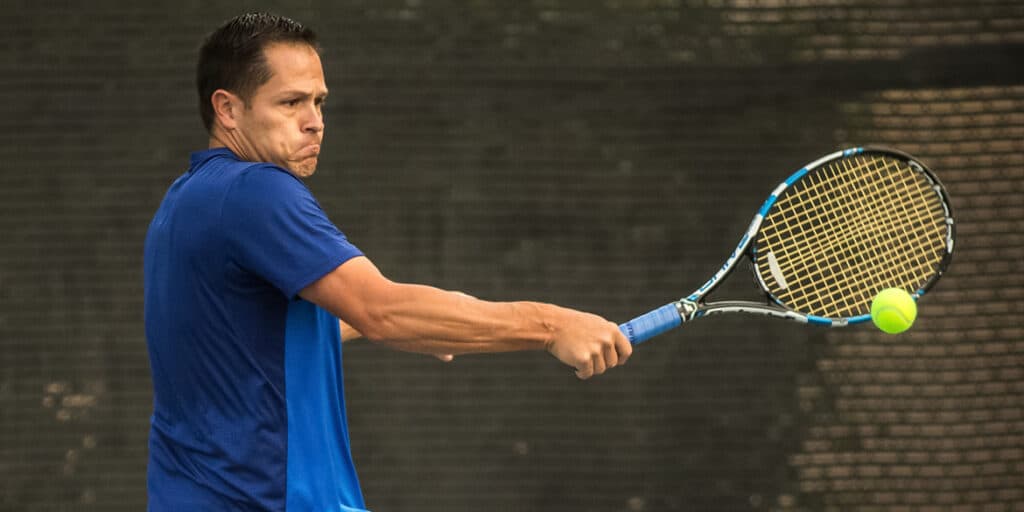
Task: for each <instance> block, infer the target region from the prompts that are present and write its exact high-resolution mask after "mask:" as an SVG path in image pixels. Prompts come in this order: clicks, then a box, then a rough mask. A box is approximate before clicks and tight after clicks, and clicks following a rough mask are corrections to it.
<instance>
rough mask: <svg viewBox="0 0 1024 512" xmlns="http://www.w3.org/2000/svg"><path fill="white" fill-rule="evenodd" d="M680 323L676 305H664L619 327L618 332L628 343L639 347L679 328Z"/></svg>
mask: <svg viewBox="0 0 1024 512" xmlns="http://www.w3.org/2000/svg"><path fill="white" fill-rule="evenodd" d="M681 323H683V319H682V318H681V317H680V316H679V310H678V309H676V305H675V304H665V305H664V306H662V307H660V308H658V309H655V310H654V311H651V312H650V313H645V314H643V315H640V316H638V317H636V318H634V319H632V320H630V321H628V322H626V323H624V324H622V325H620V326H619V330H620V331H622V334H625V335H626V338H629V342H630V343H632V344H633V345H639V344H641V343H643V342H645V341H647V340H649V339H651V338H653V337H655V336H657V335H659V334H661V333H663V332H665V331H669V330H672V329H674V328H676V327H679V324H681Z"/></svg>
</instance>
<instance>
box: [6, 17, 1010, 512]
mask: <svg viewBox="0 0 1024 512" xmlns="http://www.w3.org/2000/svg"><path fill="white" fill-rule="evenodd" d="M256 4H258V5H247V6H244V7H243V6H241V5H236V4H234V3H232V2H212V3H211V2H197V1H191V2H174V3H167V4H165V5H153V4H144V3H129V2H125V3H117V2H93V3H89V4H88V7H86V4H84V3H83V4H81V5H79V4H78V3H75V2H41V3H40V2H27V1H15V2H7V3H5V7H4V9H3V11H2V13H0V43H2V44H0V141H2V142H0V510H2V511H8V510H9V511H42V510H47V511H49V510H75V511H78V510H82V511H115V510H142V509H143V507H144V502H145V477H144V473H145V460H146V436H147V428H148V415H149V413H150V409H151V398H150V387H149V386H150V382H149V369H148V362H147V359H146V352H145V343H144V339H143V332H142V302H141V300H142V294H141V292H142V290H141V286H142V281H141V280H142V276H141V253H142V240H143V236H144V233H145V229H146V227H147V224H148V221H149V218H150V216H151V214H152V212H153V211H154V210H155V208H156V206H157V204H158V202H159V200H160V198H161V197H162V195H163V193H164V191H165V189H166V187H167V186H168V185H169V183H170V182H171V181H172V180H173V179H174V178H175V177H176V176H177V175H179V174H180V173H181V172H183V171H184V170H185V168H186V166H187V157H188V152H189V151H192V150H195V149H199V148H202V147H203V146H204V144H205V142H206V139H205V137H204V134H203V131H202V128H201V125H200V123H199V119H198V115H197V114H196V107H195V104H196V98H195V93H194V92H193V86H192V74H193V66H194V58H195V50H196V48H197V47H198V44H199V41H200V39H201V38H202V37H203V35H204V34H206V33H207V32H209V31H210V30H212V29H213V28H214V27H216V26H217V25H218V24H219V23H220V22H221V21H222V20H224V19H226V18H228V17H231V16H233V15H235V14H238V13H240V12H242V11H243V10H245V9H250V8H253V7H254V6H256V7H259V8H262V9H269V10H273V11H276V12H279V13H281V14H285V15H288V16H291V17H293V18H296V19H298V20H300V21H303V22H306V23H308V24H310V25H312V26H313V27H314V28H316V29H318V30H319V32H320V33H321V35H322V42H323V46H324V47H325V52H324V64H325V67H326V72H327V77H328V82H329V85H330V87H331V88H332V95H331V99H330V102H329V106H328V109H327V112H328V128H327V140H326V146H325V147H326V149H325V154H324V155H323V156H322V159H321V162H322V163H321V168H320V170H319V171H318V173H317V175H316V177H314V178H313V179H312V180H310V181H309V185H310V187H311V188H312V189H313V191H314V193H315V194H316V195H317V197H318V198H319V199H320V201H321V203H322V205H323V206H324V208H325V210H326V211H327V212H328V214H329V215H330V216H331V218H332V220H333V221H334V222H335V223H336V224H338V225H339V227H341V229H342V230H343V231H345V232H346V233H347V234H348V235H349V238H350V239H351V240H352V241H353V242H355V243H356V244H357V245H358V246H360V247H361V248H362V249H363V250H364V251H365V252H366V253H367V254H368V255H369V256H370V257H371V258H372V259H373V260H374V261H375V262H376V263H377V264H378V265H379V266H380V267H381V268H382V269H383V271H384V272H385V273H386V274H387V275H389V276H390V277H392V278H393V279H396V280H405V281H414V282H421V283H427V284H432V285H437V286H441V287H444V288H448V289H457V290H463V291H466V292H468V293H471V294H474V295H477V296H479V297H482V298H487V299H495V300H512V299H533V300H543V301H550V302H556V303H559V304H564V305H568V306H573V307H578V308H583V309H587V310H591V311H594V312H596V313H599V314H602V315H606V316H608V317H609V318H611V319H615V320H618V321H622V320H625V319H628V318H629V317H631V316H632V315H635V314H637V313H640V312H643V311H646V310H647V309H648V308H650V307H653V306H656V305H659V304H662V303H664V302H667V301H668V300H669V299H671V298H675V297H677V296H680V295H682V294H685V293H688V292H689V291H690V289H692V288H694V287H695V286H697V285H699V284H700V283H701V282H703V279H704V278H706V277H707V275H708V274H709V273H710V272H711V271H713V270H714V269H715V268H717V266H718V265H719V264H720V263H721V261H722V259H723V258H724V257H725V255H726V254H727V253H728V252H729V251H731V250H732V247H733V244H734V243H735V242H736V241H737V239H738V237H739V235H740V233H741V231H742V230H743V228H744V227H745V226H746V224H747V223H748V222H749V218H750V215H751V214H752V213H753V211H754V208H755V207H756V206H757V205H759V204H760V202H761V200H762V199H763V197H764V196H765V194H766V193H767V192H768V191H769V190H770V189H771V187H772V186H774V185H775V184H776V183H777V182H778V181H779V180H780V179H781V178H783V177H784V176H786V175H787V174H788V173H790V172H791V171H792V170H794V169H796V168H798V167H800V166H802V165H803V164H805V163H807V162H809V161H810V160H813V159H815V158H816V157H817V156H819V155H821V154H824V153H826V152H830V151H833V150H835V149H838V148H841V147H848V146H852V145H862V144H869V143H884V144H887V145H891V146H896V147H900V148H902V149H904V150H906V151H909V152H911V153H915V154H917V155H918V156H920V157H921V158H922V159H923V160H924V161H925V162H927V163H928V164H930V165H931V167H933V168H934V169H935V170H936V172H937V173H938V174H939V176H940V177H941V178H942V179H943V180H944V182H945V183H946V184H947V186H948V188H949V189H950V192H951V194H952V196H953V199H954V208H955V213H956V214H957V217H958V220H959V222H960V224H959V226H958V230H959V231H958V234H959V239H958V246H957V254H956V257H955V261H954V264H953V267H952V269H951V272H950V273H949V275H948V276H947V277H946V278H944V279H943V281H942V282H941V283H940V284H939V286H938V287H937V289H936V290H935V291H934V293H933V294H931V295H929V296H927V297H926V298H925V299H924V301H923V302H922V309H921V316H920V320H919V322H918V325H917V326H916V327H915V329H914V330H913V331H911V332H910V333H909V334H906V335H903V336H899V337H888V336H884V335H882V334H880V333H878V332H877V331H874V330H872V329H871V328H870V327H863V326H862V327H857V328H851V329H848V330H845V331H842V332H825V331H822V330H814V329H808V328H804V327H801V326H796V325H790V324H788V323H783V322H778V321H773V320H759V319H749V318H722V317H718V318H713V319H708V320H706V321H702V322H698V323H695V324H693V325H692V326H688V327H687V328H685V329H682V330H680V331H677V332H673V333H671V334H668V335H665V336H663V337H662V338H660V339H659V340H658V341H657V342H653V343H650V344H647V345H645V346H643V347H642V348H640V349H639V350H637V352H636V354H635V355H634V357H633V359H632V360H631V361H630V362H629V364H628V365H626V366H625V367H623V368H621V369H616V370H614V371H612V372H609V373H608V374H607V375H605V376H603V377H601V378H597V379H594V380H592V381H588V382H579V381H577V380H576V379H575V378H573V377H572V376H571V372H570V371H568V370H567V369H566V368H565V367H562V366H561V365H559V364H558V363H557V362H556V361H555V360H554V359H552V358H550V357H549V356H547V355H546V354H542V353H521V354H508V355H491V356H472V357H462V358H459V359H457V360H456V361H455V362H454V363H451V364H447V365H445V364H442V363H440V362H438V361H436V360H433V359H431V358H428V357H424V356H415V355H409V354H402V353H396V352H391V351H388V350H386V349H383V348H379V347H375V346H372V345H370V344H367V343H365V342H362V343H360V342H356V343H353V344H352V345H350V346H346V348H345V377H346V385H347V388H348V389H347V394H348V406H349V413H350V420H351V433H352V447H353V452H354V456H355V459H356V463H357V466H358V468H359V470H360V476H361V479H362V483H363V487H364V490H365V494H366V497H367V500H368V503H369V505H370V507H371V508H373V509H374V510H377V511H385V512H386V511H398V510H424V511H426V510H432V511H469V510H517V511H518V510H550V511H554V510H559V511H633V512H639V511H662V510H865V511H868V510H870V511H876V510H877V511H882V510H886V511H911V510H921V511H925V510H928V511H932V510H957V511H967V510H985V511H1010V510H1022V509H1024V490H1022V489H1024V478H1022V476H1021V475H1022V474H1024V407H1022V403H1024V326H1022V320H1021V318H1022V316H1024V314H1022V313H1024V277H1022V276H1024V263H1022V262H1024V207H1022V204H1024V170H1022V169H1024V156H1022V155H1024V151H1022V150H1024V76H1022V73H1021V70H1020V68H1021V64H1022V62H1024V52H1022V51H1021V48H1022V46H1021V45H1024V4H1022V3H1021V2H1018V1H1015V0H1014V1H1010V0H1005V1H998V0H985V1H978V0H947V1H941V2H940V1H933V2H927V1H918V0H893V1H883V0H848V1H842V2H837V1H834V0H663V1H654V0H648V1H642V0H613V1H607V2H591V1H582V0H578V1H571V0H535V1H521V2H520V1H511V0H508V1H488V0H476V1H472V2H429V1H421V0H404V1H396V0H385V1H368V0H349V1H344V2H314V1H301V2H280V3H270V2H257V3H256ZM741 272H742V269H741ZM738 277H739V279H737V283H738V284H737V285H736V286H735V287H734V290H736V291H738V292H741V291H743V290H747V289H749V288H748V287H747V286H746V285H747V283H746V282H744V281H745V280H746V277H745V276H743V275H742V273H741V274H740V275H739V276H738Z"/></svg>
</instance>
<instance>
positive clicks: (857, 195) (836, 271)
mask: <svg viewBox="0 0 1024 512" xmlns="http://www.w3.org/2000/svg"><path fill="white" fill-rule="evenodd" d="M863 163H864V162H863V161H862V162H861V164H863ZM863 167H864V166H863V165H861V166H851V165H850V162H845V163H844V167H843V168H841V169H840V168H836V169H833V170H832V171H833V172H832V173H831V174H832V175H831V176H830V177H829V176H826V178H831V181H832V183H833V184H835V183H838V184H841V185H845V186H844V187H842V188H841V189H839V190H840V192H841V193H847V194H852V195H850V196H849V199H850V201H849V204H846V205H839V207H840V209H841V213H842V214H843V215H845V216H846V217H848V218H849V217H850V210H851V205H852V206H854V207H856V209H858V210H865V208H866V205H870V204H873V203H874V202H876V201H877V197H872V195H874V196H877V195H878V193H879V192H880V189H879V188H878V184H877V182H873V183H870V184H869V183H868V182H858V181H856V180H851V174H852V172H850V171H857V170H858V169H859V168H863ZM836 170H839V171H846V172H838V173H837V172H835V171H836ZM875 170H877V169H875ZM812 183H814V184H815V186H812V187H809V188H808V189H806V190H804V191H803V193H802V194H799V195H798V196H794V197H799V198H802V199H803V200H807V199H808V193H814V192H815V189H821V188H822V185H823V184H828V183H829V179H821V178H819V179H817V180H813V181H812ZM887 185H889V186H892V185H894V184H893V183H889V184H887ZM903 187H904V190H903V191H902V192H903V193H904V194H905V193H906V182H905V181H904V182H903ZM819 192H820V191H819ZM840 196H841V194H840ZM830 197H831V198H832V199H833V201H832V203H834V202H835V201H834V199H835V195H831V196H830ZM824 205H825V206H833V207H834V206H836V205H835V204H831V205H830V204H829V203H828V202H825V203H824ZM818 206H819V207H820V206H822V203H821V202H820V201H819V204H818ZM831 210H834V208H832V209H831ZM904 211H905V208H904ZM875 213H880V214H879V215H876V216H874V217H871V216H862V217H860V218H858V220H859V222H848V223H847V224H843V223H837V222H836V221H837V219H839V217H838V216H836V215H831V216H827V217H823V218H820V219H818V220H822V219H826V220H827V224H826V223H819V224H815V223H813V222H812V223H809V224H810V225H806V224H807V223H805V225H800V226H799V228H801V231H802V232H807V230H808V229H807V228H811V233H812V234H814V235H816V236H817V239H818V245H819V246H821V247H823V248H824V249H825V252H826V253H832V254H835V253H837V252H839V251H838V250H845V251H850V250H851V249H852V248H851V247H850V242H851V241H852V242H853V243H854V244H857V245H859V247H857V248H858V249H860V251H859V253H858V254H856V255H855V260H853V261H855V262H858V263H860V266H861V267H863V266H864V265H865V264H873V265H874V266H878V265H879V264H880V263H882V264H884V263H888V262H887V261H886V260H884V259H883V257H884V255H885V254H891V251H881V250H880V244H874V245H863V244H862V242H863V236H864V228H865V226H864V224H865V221H866V220H871V219H873V220H874V222H876V223H877V224H879V226H880V227H881V228H882V229H879V230H878V231H877V232H878V233H883V234H884V233H889V234H891V233H892V232H893V230H892V227H893V226H892V219H893V217H894V215H892V213H893V212H892V211H891V210H884V209H883V210H880V212H878V211H876V212H875ZM887 224H888V225H887ZM844 228H845V229H844ZM851 228H852V229H851ZM851 235H852V236H851ZM837 241H838V242H839V245H837ZM858 242H859V244H858ZM880 242H882V243H887V245H891V241H882V240H880ZM844 243H845V247H844ZM825 244H827V245H825ZM799 247H804V246H803V245H801V246H799ZM820 257H821V251H820V250H819V252H818V253H814V254H809V255H808V254H806V253H805V254H801V261H803V262H805V263H806V262H807V261H809V260H812V259H813V258H820ZM837 263H838V265H837V266H833V267H832V268H827V267H822V268H819V269H817V270H818V272H817V273H815V274H813V275H806V274H805V277H806V278H807V282H806V283H803V284H804V288H803V289H801V288H799V287H798V288H794V289H793V290H792V294H793V295H795V296H808V297H810V295H809V294H808V293H806V292H807V289H806V286H807V283H813V282H827V283H828V284H829V285H831V286H832V287H833V288H832V290H834V291H838V290H839V289H838V288H836V285H837V283H841V282H843V280H844V279H845V280H846V282H847V283H849V282H850V281H849V280H850V276H851V270H856V269H855V268H852V267H851V265H850V264H849V263H850V260H849V259H848V260H846V261H842V260H840V261H838V262H837ZM852 275H858V274H852ZM864 293H865V294H867V295H870V294H872V292H870V291H866V290H865V291H864ZM834 295H835V296H836V298H837V299H838V298H840V297H841V298H845V299H846V300H845V301H844V302H853V303H856V302H857V301H858V299H857V298H856V297H852V296H844V295H842V294H838V293H834ZM817 298H818V302H824V300H825V298H823V297H820V296H819V297H817ZM812 305H813V304H812ZM819 305H820V304H819ZM804 309H807V308H804Z"/></svg>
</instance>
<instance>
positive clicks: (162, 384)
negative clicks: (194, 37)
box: [144, 148, 365, 512]
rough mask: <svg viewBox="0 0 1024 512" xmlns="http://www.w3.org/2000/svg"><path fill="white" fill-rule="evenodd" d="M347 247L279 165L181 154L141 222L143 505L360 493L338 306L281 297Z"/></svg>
mask: <svg viewBox="0 0 1024 512" xmlns="http://www.w3.org/2000/svg"><path fill="white" fill-rule="evenodd" d="M360 255H361V253H360V251H359V249H357V248H356V247H355V246H353V245H352V244H350V243H349V242H348V240H347V239H346V238H345V236H344V235H343V234H342V233H341V232H340V231H338V229H337V228H335V226H334V225H333V224H332V223H331V222H330V221H329V220H328V219H327V216H326V215H325V214H324V212H323V210H321V208H320V205H319V204H317V202H316V200H315V199H314V198H313V196H312V194H311V193H310V191H309V189H307V188H306V186H305V185H303V183H302V182H301V181H300V180H299V179H297V178H296V177H294V176H293V175H292V174H290V173H289V172H288V171H286V170H284V169H282V168H280V167H277V166H275V165H272V164H266V163H253V162H243V161H241V160H239V159H238V157H236V156H235V155H234V154H233V153H232V152H231V151H229V150H227V149H224V148H219V149H211V150H207V151H200V152H197V153H194V154H193V155H192V160H191V168H190V169H189V170H188V172H187V173H185V174H184V175H183V176H181V177H180V178H178V179H177V180H176V181H175V182H174V184H173V185H171V188H170V189H169V190H168V191H167V195H166V196H165V197H164V200H163V202H162V203H161V205H160V208H159V209H158V210H157V212H156V215H155V217H154V218H153V221H152V223H151V224H150V226H149V232H148V233H147V235H146V244H145V270H144V272H145V315H146V342H147V345H148V348H149V357H150V365H151V367H152V372H153V391H154V400H153V417H152V423H151V429H150V439H149V466H148V489H149V510H150V511H152V512H162V511H174V512H180V511H184V510H188V511H195V512H200V511H228V510H231V511H235V510H242V511H250V510H252V511H256V510H259V511H288V512H297V511H313V510H316V511H352V510H362V509H364V508H365V505H364V503H363V497H362V494H361V492H360V489H359V482H358V480H357V478H356V472H355V468H354V465H353V463H352V456H351V453H350V451H349V441H348V428H347V426H346V425H347V423H346V419H345V401H344V390H343V387H342V367H341V335H340V329H339V326H338V320H337V319H336V318H334V317H333V316H331V315H330V314H329V313H327V312H326V311H324V310H322V309H320V308H319V307H317V306H316V305H314V304H312V303H309V302H306V301H304V300H302V299H300V298H298V297H297V296H296V294H297V293H298V292H299V291H300V290H302V289H303V288H305V287H306V286H308V285H310V284H312V283H313V282H315V281H316V280H317V279H319V278H320V277H322V276H324V275H325V274H327V273H328V272H330V271H331V270H333V269H335V268H336V267H338V266H339V265H341V264H342V263H344V262H345V261H347V260H349V259H350V258H353V257H356V256H360Z"/></svg>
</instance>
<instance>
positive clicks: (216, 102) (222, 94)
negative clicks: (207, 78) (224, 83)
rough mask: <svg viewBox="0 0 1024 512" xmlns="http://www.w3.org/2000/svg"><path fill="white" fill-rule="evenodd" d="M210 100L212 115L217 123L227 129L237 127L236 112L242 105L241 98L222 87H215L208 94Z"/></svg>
mask: <svg viewBox="0 0 1024 512" xmlns="http://www.w3.org/2000/svg"><path fill="white" fill-rule="evenodd" d="M210 102H211V103H212V104H213V117H214V119H215V120H216V122H217V124H219V125H221V126H223V127H224V128H225V129H229V130H233V129H235V128H237V127H238V114H239V113H240V112H241V109H242V108H243V107H244V105H243V104H242V98H239V97H238V96H237V95H235V94H232V93H230V92H228V91H225V90H224V89H217V90H216V91H213V95H211V96H210Z"/></svg>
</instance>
